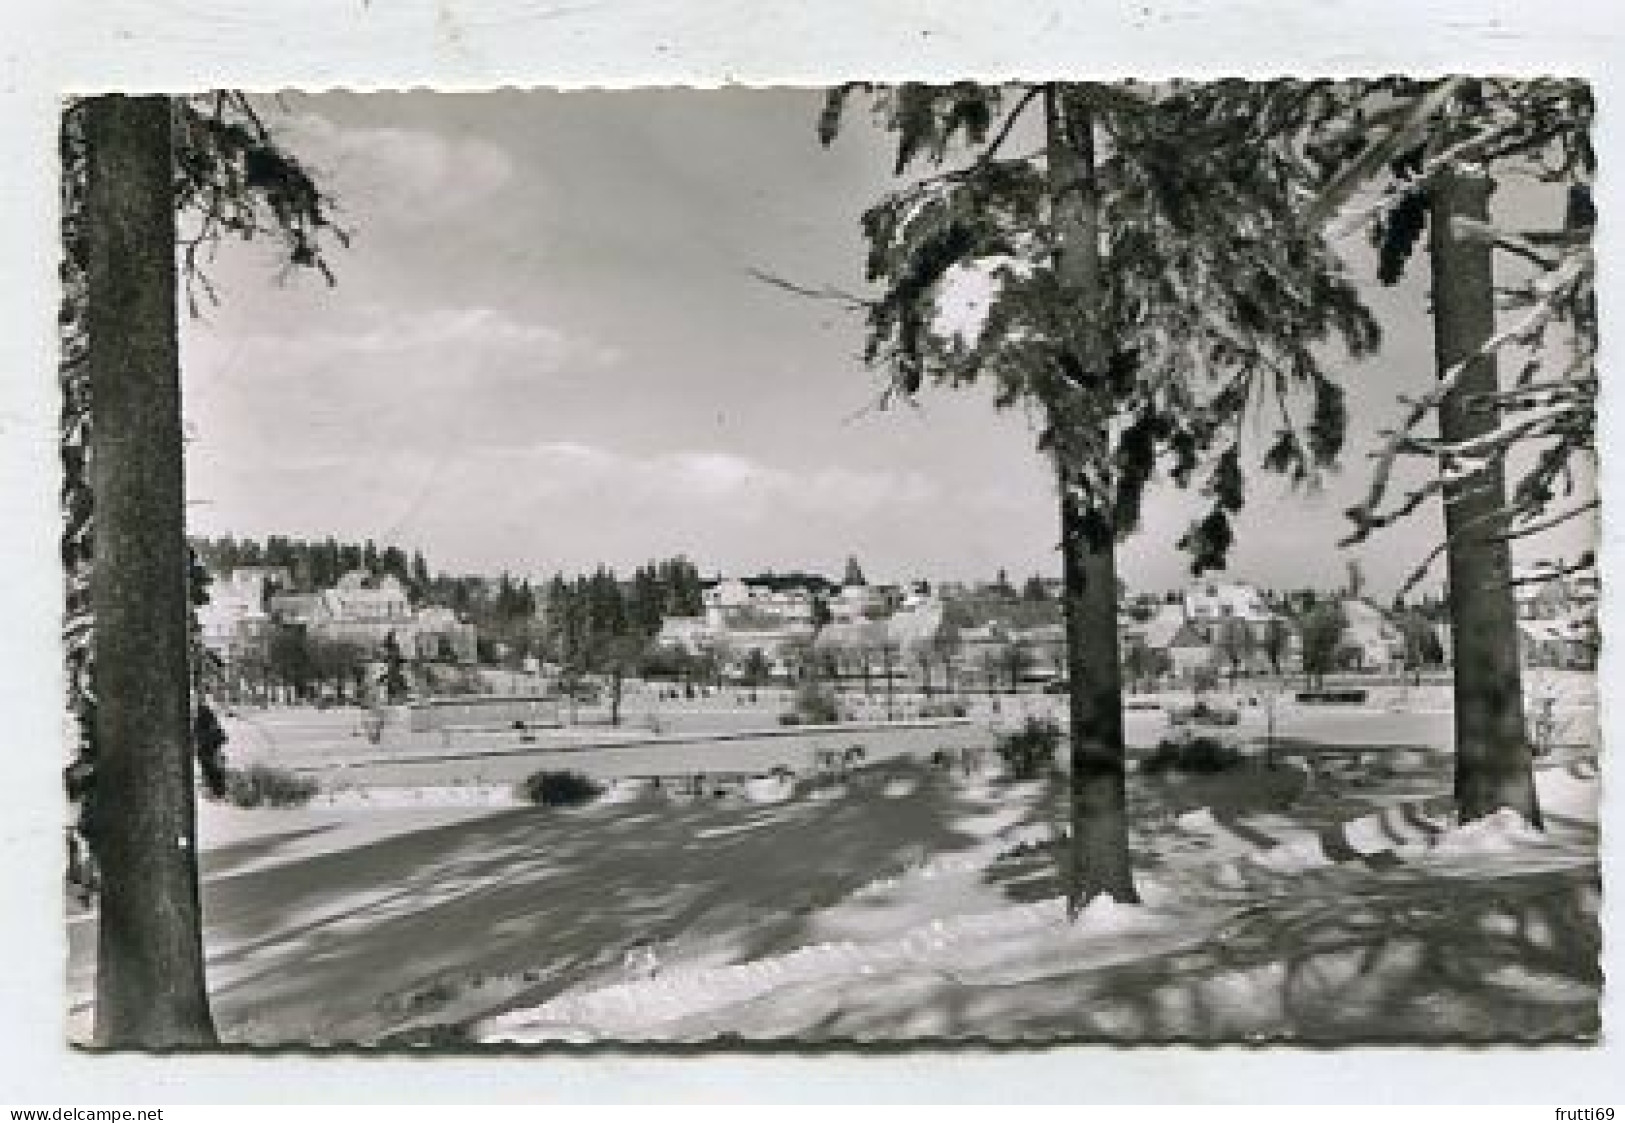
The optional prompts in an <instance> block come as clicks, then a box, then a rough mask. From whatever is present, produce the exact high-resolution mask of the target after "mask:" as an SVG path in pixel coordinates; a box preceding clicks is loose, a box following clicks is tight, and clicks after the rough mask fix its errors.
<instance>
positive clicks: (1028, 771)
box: [998, 717, 1061, 780]
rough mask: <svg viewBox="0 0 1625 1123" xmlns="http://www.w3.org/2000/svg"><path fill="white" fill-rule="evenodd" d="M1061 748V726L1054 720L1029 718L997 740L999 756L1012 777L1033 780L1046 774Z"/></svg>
mask: <svg viewBox="0 0 1625 1123" xmlns="http://www.w3.org/2000/svg"><path fill="white" fill-rule="evenodd" d="M1060 744H1061V726H1060V723H1058V722H1057V721H1056V720H1055V719H1054V718H1047V717H1029V718H1027V719H1026V720H1025V721H1023V722H1022V723H1021V727H1020V728H1018V729H1015V730H1012V731H1011V732H1009V733H1006V734H1005V735H1004V736H1003V737H1001V738H1000V739H999V744H998V753H999V757H1000V759H1001V760H1003V761H1004V767H1005V770H1006V771H1007V772H1009V773H1010V775H1011V776H1013V777H1014V778H1015V779H1017V780H1032V779H1036V778H1037V777H1039V776H1042V775H1043V774H1044V773H1045V772H1048V771H1049V769H1050V766H1051V765H1053V764H1054V763H1055V751H1056V749H1058V748H1059V747H1060Z"/></svg>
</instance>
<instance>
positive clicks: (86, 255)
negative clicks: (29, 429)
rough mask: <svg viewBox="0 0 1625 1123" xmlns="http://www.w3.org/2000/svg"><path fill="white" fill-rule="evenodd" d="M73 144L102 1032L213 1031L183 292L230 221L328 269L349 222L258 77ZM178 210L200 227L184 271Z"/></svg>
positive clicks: (81, 552)
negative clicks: (191, 606)
mask: <svg viewBox="0 0 1625 1123" xmlns="http://www.w3.org/2000/svg"><path fill="white" fill-rule="evenodd" d="M61 156H62V165H63V167H62V171H63V203H64V205H63V208H62V235H63V251H64V252H63V265H62V276H63V306H62V314H61V318H60V328H61V334H62V361H61V366H60V370H59V376H60V380H61V387H62V401H63V407H62V433H61V454H62V464H63V485H62V502H63V513H64V527H63V537H62V547H63V549H62V556H63V562H64V571H65V577H66V582H65V583H66V589H65V599H66V611H65V613H64V621H65V623H64V644H65V648H66V652H67V664H68V690H69V703H70V707H71V709H72V710H73V712H74V714H75V716H76V717H77V718H78V724H79V730H80V733H81V737H80V744H79V746H78V756H77V759H76V760H75V762H74V765H73V766H72V767H71V769H70V776H71V777H72V778H73V779H72V780H71V786H72V787H73V788H74V794H75V795H77V796H78V797H79V798H81V799H83V800H85V801H86V803H87V812H88V814H87V817H86V826H87V829H88V834H89V841H90V844H91V848H92V850H93V851H94V852H95V853H96V855H97V857H98V860H99V861H100V862H101V865H102V870H101V887H100V894H101V906H100V910H99V915H98V925H97V930H98V936H97V944H98V946H97V983H96V989H97V999H96V1015H95V1018H96V1021H95V1031H94V1032H95V1038H96V1040H97V1042H98V1043H99V1044H102V1045H107V1046H115V1047H165V1046H173V1045H187V1044H199V1043H206V1042H208V1041H211V1040H212V1039H213V1028H212V1025H211V1020H210V1017H209V1011H208V1003H207V997H206V992H205V989H204V985H203V968H202V955H201V936H200V933H199V929H198V923H199V910H198V907H197V899H198V891H197V870H196V864H195V858H194V854H195V846H194V845H193V827H192V821H193V810H192V801H193V798H194V793H193V790H192V769H191V763H190V753H191V750H192V745H191V744H190V738H191V735H192V723H191V722H190V721H189V720H188V718H189V710H190V705H189V694H190V688H191V678H192V676H191V673H190V672H191V668H190V666H189V665H188V663H189V660H188V658H187V646H188V644H187V638H188V625H187V618H188V605H187V603H186V596H185V579H184V574H185V571H186V565H185V551H186V539H185V530H184V519H183V517H182V506H181V504H182V498H181V490H180V481H181V465H182V459H183V449H182V443H181V426H180V402H179V377H178V361H179V360H178V355H177V353H176V350H177V349H176V345H175V341H176V335H177V325H176V296H177V288H178V287H179V288H181V289H183V291H184V293H185V295H186V297H187V298H188V300H189V302H190V303H191V304H192V305H193V306H194V307H195V306H196V303H197V300H198V298H199V297H200V296H201V297H203V298H207V299H212V298H213V295H214V294H213V288H212V286H211V285H210V282H209V280H208V277H207V275H206V274H205V273H204V271H203V269H202V268H201V263H202V262H203V260H205V258H204V256H203V255H206V254H207V253H208V252H209V251H210V250H211V249H212V247H214V246H215V245H217V244H218V243H219V241H220V240H221V239H222V238H223V237H226V236H231V237H238V238H254V237H259V236H268V237H271V238H274V239H276V240H278V241H279V242H280V243H281V245H282V247H283V249H284V251H285V252H286V255H287V260H288V261H289V263H290V264H291V265H295V266H314V267H315V268H317V269H319V270H320V271H321V272H323V273H324V274H326V273H327V267H326V264H325V262H324V261H323V259H322V250H321V246H320V245H319V238H320V237H321V235H322V234H323V233H324V232H330V233H335V234H336V232H333V231H332V228H331V227H330V225H329V224H328V221H327V216H326V202H325V200H324V199H323V197H322V196H321V195H320V193H319V192H318V190H317V189H316V187H315V185H314V183H313V182H312V181H311V180H310V178H309V176H308V175H307V174H306V173H305V171H304V169H303V168H302V167H300V165H299V164H298V163H297V161H295V160H293V159H292V158H290V157H289V156H287V155H286V154H285V153H284V152H282V151H281V150H280V149H278V147H277V146H276V145H275V143H273V141H272V139H271V136H270V134H269V132H268V131H267V130H266V129H265V127H264V126H263V124H262V123H261V122H260V120H259V117H258V116H257V114H256V113H255V111H254V109H253V106H252V104H251V103H250V102H249V101H248V99H247V98H245V97H242V96H241V95H237V94H231V93H224V92H221V93H214V94H208V95H201V96H197V97H192V98H183V99H173V100H172V99H165V98H156V97H146V98H125V97H119V96H105V97H96V98H90V99H85V100H82V101H76V102H73V103H71V104H70V105H69V106H68V107H67V108H66V109H65V111H64V114H63V122H62V132H61ZM177 211H182V212H185V213H186V214H187V215H188V220H189V223H190V224H191V236H190V237H188V239H187V240H186V243H185V245H184V246H182V247H180V262H181V265H182V266H183V269H182V271H181V272H180V275H179V276H177V269H176V251H177V245H176V240H175V231H176V213H177ZM337 236H338V237H339V239H340V240H341V241H342V235H337ZM92 450H94V455H92ZM92 473H94V475H92ZM234 560H235V561H236V562H237V563H238V564H242V565H252V564H256V563H257V561H258V559H257V558H256V557H255V556H254V551H253V550H252V549H248V548H245V549H244V551H243V553H242V555H241V556H239V557H237V558H236V559H234ZM166 575H167V576H166ZM93 699H94V701H93Z"/></svg>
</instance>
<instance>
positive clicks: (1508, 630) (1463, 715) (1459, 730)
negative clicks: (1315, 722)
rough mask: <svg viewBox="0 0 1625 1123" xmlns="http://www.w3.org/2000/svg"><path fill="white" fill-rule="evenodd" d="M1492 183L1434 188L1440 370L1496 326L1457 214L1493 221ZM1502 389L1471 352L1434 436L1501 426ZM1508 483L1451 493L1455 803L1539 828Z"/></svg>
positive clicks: (1489, 276) (1484, 481)
mask: <svg viewBox="0 0 1625 1123" xmlns="http://www.w3.org/2000/svg"><path fill="white" fill-rule="evenodd" d="M1490 190H1491V184H1490V181H1489V179H1488V177H1486V176H1483V175H1480V174H1463V173H1461V172H1459V171H1458V172H1451V173H1447V174H1446V175H1444V176H1442V177H1441V178H1440V179H1439V181H1438V182H1437V184H1436V185H1435V186H1434V187H1433V189H1432V199H1431V204H1430V205H1431V213H1430V214H1429V225H1430V227H1431V232H1430V244H1429V249H1430V254H1431V258H1432V266H1433V335H1434V350H1435V356H1436V363H1437V366H1438V371H1439V376H1440V377H1441V378H1443V377H1444V376H1445V375H1446V374H1447V373H1448V372H1449V371H1450V370H1451V369H1452V368H1453V367H1455V366H1457V365H1458V364H1460V363H1462V362H1464V361H1466V360H1467V359H1468V358H1469V357H1470V356H1473V355H1476V354H1477V353H1478V351H1479V350H1480V349H1481V348H1482V347H1483V346H1484V344H1485V343H1486V342H1487V341H1488V340H1489V339H1490V337H1491V336H1492V335H1493V334H1494V332H1495V303H1494V289H1493V283H1494V263H1493V260H1492V255H1493V248H1492V247H1491V246H1490V245H1489V244H1488V243H1486V242H1484V241H1482V240H1479V239H1463V238H1460V237H1457V236H1456V233H1455V231H1454V230H1453V229H1452V221H1453V220H1454V219H1457V218H1462V219H1468V220H1475V221H1478V222H1488V220H1489V196H1490ZM1496 389H1497V376H1496V365H1495V359H1494V357H1493V356H1481V357H1479V358H1476V359H1473V360H1472V362H1471V364H1470V365H1469V367H1468V368H1467V372H1466V374H1465V375H1464V376H1463V377H1462V378H1461V380H1460V381H1459V382H1458V383H1457V385H1456V387H1455V388H1454V389H1453V390H1452V392H1451V393H1449V394H1448V395H1446V397H1445V399H1444V400H1443V401H1442V402H1440V404H1439V435H1440V436H1441V437H1442V438H1443V439H1444V440H1445V441H1446V442H1456V441H1465V440H1471V439H1472V438H1474V437H1477V436H1479V435H1481V434H1484V433H1488V432H1490V431H1492V430H1493V429H1494V428H1495V427H1496V423H1497V416H1496V412H1495V411H1494V410H1491V409H1486V408H1483V407H1482V406H1481V405H1480V404H1476V403H1475V401H1474V399H1478V400H1479V401H1480V402H1481V401H1482V398H1483V396H1485V395H1488V394H1493V393H1495V391H1496ZM1505 506H1506V483H1505V480H1504V478H1503V473H1502V470H1501V468H1500V467H1499V466H1495V467H1492V468H1489V469H1487V470H1486V471H1484V472H1482V473H1479V474H1477V475H1476V476H1475V477H1474V478H1473V480H1472V481H1471V482H1470V483H1469V484H1468V486H1466V487H1449V488H1446V490H1445V507H1444V517H1445V533H1446V534H1447V535H1448V536H1449V540H1450V549H1449V580H1450V633H1451V637H1452V640H1453V642H1454V645H1455V650H1456V669H1455V676H1454V678H1455V709H1456V785H1455V787H1456V811H1457V815H1458V816H1459V817H1460V819H1461V821H1462V822H1468V821H1470V820H1472V819H1477V818H1481V817H1482V816H1485V815H1488V814H1490V813H1491V812H1493V811H1495V810H1496V809H1498V808H1501V807H1510V808H1512V809H1513V810H1514V811H1517V812H1518V813H1519V814H1521V815H1523V817H1524V818H1525V819H1527V820H1528V821H1529V822H1531V823H1533V824H1535V825H1537V826H1538V825H1540V807H1539V805H1538V803H1537V800H1536V797H1535V785H1534V776H1533V771H1532V763H1531V757H1530V752H1529V743H1528V738H1527V735H1526V733H1525V730H1524V717H1523V677H1522V669H1521V667H1520V666H1519V652H1518V619H1517V610H1516V605H1515V603H1514V601H1513V596H1512V584H1511V581H1512V560H1511V550H1510V548H1509V547H1508V545H1507V542H1506V540H1505V539H1504V538H1503V537H1501V535H1502V534H1504V532H1505V530H1506V517H1505Z"/></svg>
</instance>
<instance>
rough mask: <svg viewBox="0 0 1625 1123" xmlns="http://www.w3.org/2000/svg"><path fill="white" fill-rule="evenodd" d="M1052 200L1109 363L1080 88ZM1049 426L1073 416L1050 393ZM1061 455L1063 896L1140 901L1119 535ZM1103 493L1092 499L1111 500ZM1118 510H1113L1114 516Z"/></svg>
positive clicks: (1055, 132)
mask: <svg viewBox="0 0 1625 1123" xmlns="http://www.w3.org/2000/svg"><path fill="white" fill-rule="evenodd" d="M1045 119H1046V125H1047V134H1048V137H1047V139H1048V150H1047V151H1048V165H1049V179H1050V195H1051V206H1052V208H1053V214H1054V223H1055V229H1056V234H1057V238H1058V240H1059V243H1060V249H1059V251H1058V253H1059V257H1058V261H1057V271H1058V272H1059V274H1060V280H1061V283H1062V284H1063V285H1064V286H1065V287H1066V289H1067V290H1068V291H1069V292H1070V293H1071V294H1073V297H1074V299H1075V301H1076V307H1078V308H1080V309H1082V310H1083V311H1084V317H1085V318H1083V319H1080V320H1079V321H1078V322H1077V323H1076V325H1075V329H1074V338H1073V340H1072V341H1071V344H1072V346H1073V347H1074V348H1075V350H1076V358H1077V360H1078V365H1079V367H1080V368H1081V369H1082V370H1084V371H1085V372H1098V371H1101V370H1102V369H1103V367H1104V365H1105V364H1104V356H1103V354H1102V351H1103V348H1102V346H1101V335H1100V324H1099V323H1098V322H1096V321H1095V320H1093V319H1090V318H1088V317H1090V316H1094V315H1098V313H1097V312H1096V311H1095V310H1097V309H1102V308H1104V306H1105V302H1104V300H1103V299H1102V294H1101V283H1100V203H1099V187H1098V185H1097V183H1096V181H1095V151H1094V119H1093V115H1092V113H1091V112H1090V110H1089V107H1088V106H1087V105H1086V104H1085V103H1084V102H1083V100H1082V99H1081V98H1080V97H1078V96H1077V94H1076V92H1075V91H1072V90H1068V89H1067V88H1066V87H1064V86H1059V87H1051V88H1050V90H1049V91H1048V92H1047V93H1046V96H1045ZM1089 414H1090V416H1089V417H1088V419H1087V420H1086V421H1085V422H1084V423H1085V424H1088V425H1090V426H1092V427H1093V428H1094V432H1092V433H1090V434H1087V437H1088V441H1087V443H1088V445H1090V446H1092V447H1095V448H1097V449H1098V448H1103V447H1105V444H1106V442H1107V441H1108V440H1109V437H1110V434H1109V432H1108V431H1107V426H1108V425H1109V424H1110V418H1109V414H1108V412H1107V410H1106V409H1104V408H1101V409H1095V410H1091V411H1089ZM1050 420H1051V426H1052V428H1055V427H1059V426H1062V425H1068V424H1076V422H1075V421H1073V420H1071V419H1069V418H1062V417H1060V416H1058V413H1057V410H1056V408H1055V403H1053V402H1052V403H1050ZM1064 459H1065V458H1064V457H1060V458H1058V461H1057V464H1058V468H1057V477H1058V480H1057V482H1058V485H1059V490H1060V505H1061V562H1062V594H1061V596H1062V606H1063V612H1064V617H1065V628H1066V639H1067V645H1066V646H1067V655H1066V671H1067V680H1068V687H1069V689H1068V714H1069V717H1070V728H1069V730H1068V737H1069V741H1068V744H1069V747H1070V751H1071V758H1072V761H1071V788H1072V791H1071V820H1072V821H1071V828H1072V840H1071V851H1070V854H1069V858H1068V861H1067V863H1066V874H1067V881H1068V884H1067V887H1066V888H1067V901H1068V908H1069V910H1070V911H1071V912H1072V914H1073V915H1076V914H1077V912H1078V910H1079V909H1081V908H1082V907H1083V905H1085V904H1086V903H1088V902H1089V901H1090V900H1091V899H1093V898H1094V897H1095V896H1097V895H1098V894H1101V893H1109V894H1111V896H1113V897H1115V898H1116V899H1117V900H1119V901H1122V902H1131V901H1137V900H1138V899H1139V895H1138V894H1137V893H1136V892H1135V889H1134V876H1133V872H1132V869H1131V866H1130V861H1129V852H1128V816H1127V791H1126V777H1125V757H1126V754H1125V752H1124V746H1123V681H1122V668H1121V665H1120V663H1119V661H1118V660H1119V656H1118V640H1117V564H1116V557H1115V556H1114V551H1113V543H1112V542H1111V541H1109V540H1108V541H1106V542H1105V543H1092V542H1091V541H1090V540H1089V538H1088V536H1087V535H1086V534H1085V533H1084V514H1085V512H1084V509H1083V507H1082V499H1081V497H1080V494H1079V488H1078V487H1076V486H1075V484H1076V482H1077V480H1076V478H1075V476H1074V473H1073V469H1071V468H1069V467H1068V466H1067V465H1066V464H1065V463H1064ZM1106 501H1107V500H1106V499H1105V498H1104V497H1103V496H1097V499H1096V502H1106ZM1109 521H1110V520H1109V519H1108V522H1109Z"/></svg>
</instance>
